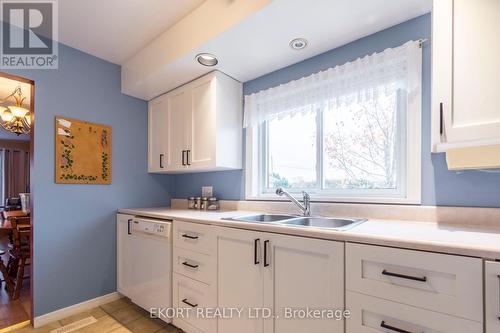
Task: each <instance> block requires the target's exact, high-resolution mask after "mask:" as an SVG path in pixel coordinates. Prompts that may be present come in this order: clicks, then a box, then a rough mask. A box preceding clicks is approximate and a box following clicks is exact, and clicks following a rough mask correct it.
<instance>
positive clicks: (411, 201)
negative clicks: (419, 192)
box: [245, 194, 422, 205]
mask: <svg viewBox="0 0 500 333" xmlns="http://www.w3.org/2000/svg"><path fill="white" fill-rule="evenodd" d="M292 195H293V194H292ZM296 197H297V199H300V194H297V196H296ZM245 200H249V201H278V202H280V201H282V202H289V201H290V200H288V199H286V198H279V197H277V196H276V195H275V194H262V195H259V196H248V195H247V196H246V197H245ZM311 202H313V203H314V202H316V203H354V204H405V205H420V204H422V200H421V199H418V198H417V199H415V198H394V197H393V198H390V197H321V196H314V195H311Z"/></svg>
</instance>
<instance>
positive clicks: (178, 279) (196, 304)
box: [172, 273, 217, 333]
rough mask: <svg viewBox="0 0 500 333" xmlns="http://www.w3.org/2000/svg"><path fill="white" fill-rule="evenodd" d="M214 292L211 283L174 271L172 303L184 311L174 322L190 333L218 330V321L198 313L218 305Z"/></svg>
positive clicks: (207, 332) (205, 332) (211, 332)
mask: <svg viewBox="0 0 500 333" xmlns="http://www.w3.org/2000/svg"><path fill="white" fill-rule="evenodd" d="M214 293H215V292H214V288H212V287H211V286H210V285H208V284H206V283H202V282H198V281H195V280H193V279H190V278H187V277H185V276H183V275H181V274H177V273H174V276H173V293H172V295H173V302H172V303H173V305H174V308H176V309H182V311H181V312H179V313H178V314H177V317H175V318H174V319H173V324H174V325H175V326H177V327H179V328H180V329H182V330H184V331H185V332H188V333H215V332H217V321H216V320H215V319H207V318H204V317H203V315H200V314H199V313H198V311H201V310H203V309H206V308H212V309H213V308H215V307H216V306H217V304H216V302H215V295H214Z"/></svg>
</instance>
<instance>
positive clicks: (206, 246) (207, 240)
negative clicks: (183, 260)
mask: <svg viewBox="0 0 500 333" xmlns="http://www.w3.org/2000/svg"><path fill="white" fill-rule="evenodd" d="M174 246H176V247H180V248H183V249H187V250H191V251H195V252H199V253H205V254H212V253H214V252H215V249H216V248H217V242H216V239H215V236H214V233H213V230H212V227H211V226H209V225H204V224H198V223H190V222H183V221H174Z"/></svg>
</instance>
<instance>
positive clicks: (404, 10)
mask: <svg viewBox="0 0 500 333" xmlns="http://www.w3.org/2000/svg"><path fill="white" fill-rule="evenodd" d="M210 1H217V0H207V3H209V2H210ZM233 1H237V0H233ZM202 8H203V6H200V7H199V8H198V9H197V11H200V9H202ZM431 9H432V0H404V1H401V0H314V1H310V0H309V1H307V0H273V1H270V2H269V3H268V4H266V5H265V6H264V7H263V8H261V9H259V10H257V11H255V12H253V13H250V14H249V15H248V16H246V17H244V18H243V19H242V20H241V21H239V23H237V24H234V25H232V26H230V27H228V28H227V29H226V30H225V31H223V32H222V33H219V34H217V35H215V36H213V37H212V38H210V39H209V40H207V41H206V42H203V43H200V44H198V45H194V47H192V48H191V49H190V50H187V51H186V52H184V53H183V54H180V55H179V56H177V57H175V59H172V58H170V59H168V58H167V56H165V45H171V44H172V42H171V43H169V41H172V40H173V38H174V36H172V35H174V34H173V33H172V34H171V35H167V34H165V33H164V34H163V35H162V38H159V39H157V40H156V41H155V43H152V44H149V45H148V46H147V47H146V48H145V49H144V50H142V51H141V52H139V53H138V54H136V55H135V56H134V57H133V58H131V59H130V60H129V61H127V62H125V63H124V66H123V67H122V91H123V92H124V93H126V94H129V95H132V96H135V97H138V98H142V99H145V100H149V99H151V98H153V97H155V96H158V95H159V94H161V93H164V92H167V91H169V90H171V89H173V88H175V87H177V86H179V85H181V84H183V83H186V82H188V81H190V80H192V79H194V78H196V77H199V76H201V75H203V74H205V73H207V72H209V71H211V70H213V69H217V70H220V71H222V72H224V73H226V74H228V75H230V76H232V77H234V78H236V79H237V80H239V81H241V82H246V81H248V80H251V79H254V78H256V77H259V76H262V75H265V74H267V73H270V72H272V71H275V70H277V69H280V68H283V67H286V66H289V65H291V64H294V63H297V62H300V61H302V60H305V59H307V58H310V57H312V56H315V55H318V54H320V53H323V52H326V51H328V50H331V49H333V48H336V47H339V46H342V45H345V44H347V43H349V42H352V41H354V40H357V39H359V38H362V37H364V36H367V35H370V34H373V33H375V32H377V31H381V30H384V29H386V28H388V27H391V26H394V25H396V24H399V23H401V22H404V21H407V20H409V19H411V18H415V17H417V16H420V15H422V14H425V13H428V12H430V11H431ZM187 17H189V16H187ZM199 28H200V29H202V28H203V27H199ZM169 32H173V31H172V30H169ZM177 37H178V36H177ZM295 37H305V38H307V39H308V40H309V45H308V47H307V48H306V49H304V50H302V51H294V50H292V49H290V47H289V46H288V42H289V41H290V40H291V39H292V38H295ZM183 38H189V36H183ZM201 52H209V53H213V54H215V55H217V57H218V58H219V64H218V65H217V66H216V67H212V68H207V67H203V66H201V65H199V64H198V63H196V61H195V56H196V54H198V53H201ZM155 55H156V57H155ZM157 55H163V56H161V57H158V56H157Z"/></svg>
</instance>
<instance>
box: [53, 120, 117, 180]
mask: <svg viewBox="0 0 500 333" xmlns="http://www.w3.org/2000/svg"><path fill="white" fill-rule="evenodd" d="M55 129H56V133H55V140H56V147H55V148H56V154H55V155H56V161H55V166H56V168H55V169H56V172H55V173H56V183H58V184H111V127H110V126H105V125H99V124H94V123H89V122H86V121H81V120H76V119H71V118H65V117H56V126H55Z"/></svg>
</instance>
